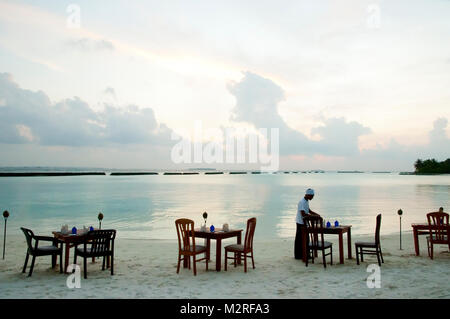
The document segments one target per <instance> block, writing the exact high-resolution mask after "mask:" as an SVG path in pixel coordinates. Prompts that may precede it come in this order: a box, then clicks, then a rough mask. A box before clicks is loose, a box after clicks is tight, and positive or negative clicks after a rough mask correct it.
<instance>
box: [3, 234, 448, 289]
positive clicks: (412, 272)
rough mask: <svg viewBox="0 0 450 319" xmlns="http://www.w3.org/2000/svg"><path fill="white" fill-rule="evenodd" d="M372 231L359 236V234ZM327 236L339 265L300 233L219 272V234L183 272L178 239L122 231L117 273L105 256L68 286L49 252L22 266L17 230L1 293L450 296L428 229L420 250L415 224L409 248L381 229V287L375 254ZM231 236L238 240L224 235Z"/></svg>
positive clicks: (440, 250) (444, 262) (442, 254)
mask: <svg viewBox="0 0 450 319" xmlns="http://www.w3.org/2000/svg"><path fill="white" fill-rule="evenodd" d="M39 235H45V234H39ZM371 237H372V236H359V237H358V236H353V238H352V242H353V243H354V242H355V241H357V240H367V239H371ZM326 238H327V240H329V241H332V242H333V248H334V249H333V261H334V265H333V266H328V267H327V268H326V269H324V268H323V265H322V263H321V258H319V259H318V260H316V262H315V264H310V265H309V266H308V267H305V264H304V263H303V262H301V261H299V260H295V259H294V258H293V244H294V240H293V239H278V240H272V241H255V243H254V247H255V248H254V249H255V264H256V269H251V267H250V268H249V270H248V272H247V273H244V269H243V266H238V267H236V268H234V267H233V266H231V267H229V268H228V271H227V272H225V271H223V267H222V271H221V272H216V271H215V267H214V266H215V247H214V243H213V242H212V247H211V259H212V260H211V263H210V270H209V271H207V272H206V271H205V264H204V262H200V263H198V268H197V270H198V274H197V276H194V275H193V273H192V270H188V269H183V268H182V269H181V270H180V274H178V275H177V274H176V265H177V263H176V262H177V249H178V244H177V242H176V241H159V240H130V239H120V238H119V239H117V240H116V262H115V275H114V276H110V273H109V271H107V270H106V271H102V270H101V263H100V262H98V261H97V262H96V263H95V264H92V263H91V262H89V263H88V279H86V280H85V279H83V278H82V279H81V288H79V289H69V288H67V286H66V280H67V278H68V276H69V275H66V274H59V272H58V269H54V270H53V269H51V261H50V257H40V258H38V259H37V260H36V265H35V270H34V273H33V276H32V277H30V278H29V277H27V274H22V273H21V270H22V266H23V262H24V259H25V252H26V245H25V238H24V237H23V236H19V235H13V236H8V240H7V253H6V259H5V260H0V298H450V280H449V279H450V272H449V269H450V253H449V249H448V247H446V246H436V250H435V259H434V260H431V259H430V258H429V257H428V256H427V251H426V239H425V237H424V236H422V237H421V238H420V248H421V251H420V252H421V255H420V256H418V257H416V256H415V254H414V244H413V237H412V233H411V232H406V233H404V234H403V250H399V238H398V234H397V235H388V236H382V237H381V243H382V249H383V255H384V259H385V263H384V264H383V265H382V267H381V288H372V289H369V288H368V287H367V284H366V279H367V277H368V276H369V275H370V273H368V272H367V271H366V270H367V266H368V265H369V264H372V263H376V256H367V257H366V258H365V262H364V263H362V264H361V265H360V266H358V265H356V259H355V252H354V245H353V244H352V245H353V257H354V258H353V259H352V260H348V259H346V260H345V264H343V265H340V264H338V262H339V253H338V244H337V240H336V239H337V237H336V236H331V235H330V236H326ZM228 242H232V240H231V239H230V240H226V241H225V242H224V243H225V244H227V243H228ZM344 244H346V238H345V236H344ZM71 252H73V249H72V250H71ZM345 254H346V255H347V251H346V248H345ZM320 256H321V255H320V253H319V257H320ZM328 260H329V259H328ZM78 263H79V264H80V263H81V260H79V261H78ZM222 263H223V258H222Z"/></svg>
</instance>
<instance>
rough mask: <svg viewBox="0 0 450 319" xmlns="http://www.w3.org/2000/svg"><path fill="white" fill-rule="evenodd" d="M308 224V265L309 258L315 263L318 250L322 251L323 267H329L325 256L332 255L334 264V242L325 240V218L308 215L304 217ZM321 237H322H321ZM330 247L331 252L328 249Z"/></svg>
mask: <svg viewBox="0 0 450 319" xmlns="http://www.w3.org/2000/svg"><path fill="white" fill-rule="evenodd" d="M303 220H304V221H305V224H306V231H307V232H308V244H307V248H306V249H307V252H306V254H307V256H306V263H305V264H306V267H308V261H309V259H311V260H312V263H314V257H315V256H317V251H318V250H320V251H321V252H322V261H323V267H324V268H327V262H326V259H325V257H326V256H328V255H329V256H330V258H331V265H333V244H332V243H330V242H328V241H325V240H324V236H323V218H322V217H320V216H312V215H311V216H306V217H304V218H303ZM319 238H320V239H319ZM327 249H330V252H329V253H326V250H327Z"/></svg>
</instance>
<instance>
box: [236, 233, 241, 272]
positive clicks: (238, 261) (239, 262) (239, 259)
mask: <svg viewBox="0 0 450 319" xmlns="http://www.w3.org/2000/svg"><path fill="white" fill-rule="evenodd" d="M237 244H238V245H241V244H242V234H241V233H239V235H238V236H237ZM237 263H238V265H240V264H241V254H238V258H237Z"/></svg>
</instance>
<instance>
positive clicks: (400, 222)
mask: <svg viewBox="0 0 450 319" xmlns="http://www.w3.org/2000/svg"><path fill="white" fill-rule="evenodd" d="M400 250H402V216H400Z"/></svg>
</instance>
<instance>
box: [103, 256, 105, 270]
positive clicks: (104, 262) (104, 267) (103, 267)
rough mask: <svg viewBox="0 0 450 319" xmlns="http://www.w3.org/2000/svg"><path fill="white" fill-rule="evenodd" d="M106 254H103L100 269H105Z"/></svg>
mask: <svg viewBox="0 0 450 319" xmlns="http://www.w3.org/2000/svg"><path fill="white" fill-rule="evenodd" d="M105 264H106V256H103V263H102V270H105Z"/></svg>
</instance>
